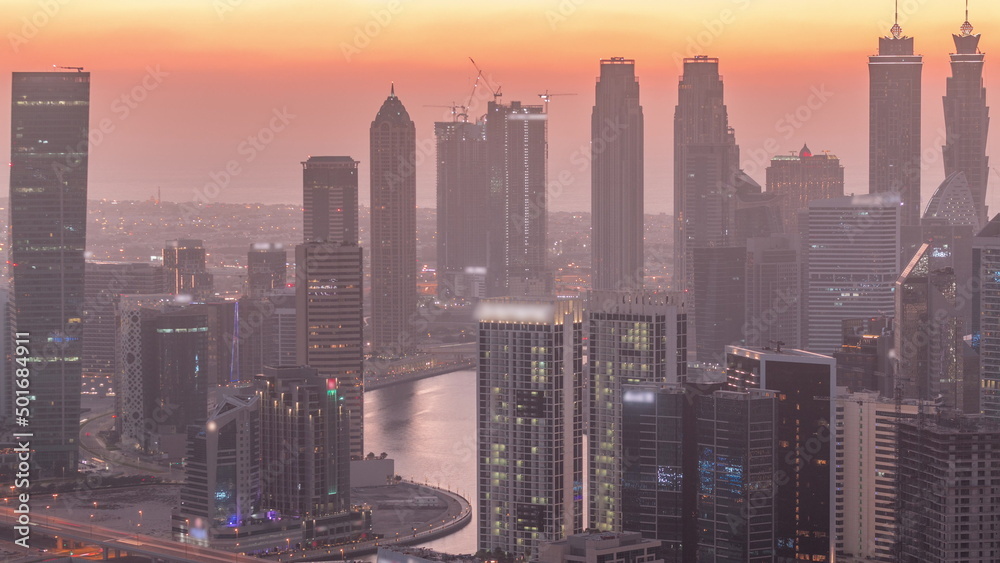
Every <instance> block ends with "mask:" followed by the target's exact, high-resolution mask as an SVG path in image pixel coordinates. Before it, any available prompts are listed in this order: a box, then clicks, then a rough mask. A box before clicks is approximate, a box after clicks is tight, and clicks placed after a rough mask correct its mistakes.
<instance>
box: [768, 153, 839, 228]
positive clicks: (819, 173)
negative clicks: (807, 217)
mask: <svg viewBox="0 0 1000 563" xmlns="http://www.w3.org/2000/svg"><path fill="white" fill-rule="evenodd" d="M767 191H768V193H773V194H775V195H777V196H778V197H780V198H781V218H782V221H783V222H784V228H785V230H784V232H785V234H790V235H791V234H794V235H797V234H799V232H800V231H799V213H800V212H801V211H804V210H806V209H808V208H809V202H810V201H813V200H816V199H830V198H831V197H843V196H844V167H843V166H841V165H840V159H839V158H837V157H836V156H834V155H832V154H830V153H828V152H824V153H823V154H813V153H812V151H810V150H809V147H808V146H806V145H803V146H802V149H801V150H800V151H799V152H798V153H797V154H791V155H778V156H775V157H774V158H772V159H771V164H770V166H768V167H767Z"/></svg>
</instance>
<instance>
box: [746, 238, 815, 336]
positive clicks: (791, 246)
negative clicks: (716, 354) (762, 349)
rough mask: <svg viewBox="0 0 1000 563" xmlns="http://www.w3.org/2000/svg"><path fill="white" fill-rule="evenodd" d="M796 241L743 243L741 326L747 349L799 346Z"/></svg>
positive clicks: (799, 276) (799, 275) (799, 282)
mask: <svg viewBox="0 0 1000 563" xmlns="http://www.w3.org/2000/svg"><path fill="white" fill-rule="evenodd" d="M799 256H800V253H799V243H798V240H797V238H795V237H792V236H788V235H776V236H771V237H766V238H751V239H748V240H747V250H746V274H745V276H746V278H745V279H746V290H745V291H746V293H745V307H744V309H745V312H744V319H745V324H744V326H743V338H744V339H745V340H746V344H747V346H767V345H769V344H771V343H776V342H782V343H783V345H784V346H788V347H789V348H796V347H798V346H799V345H800V344H801V338H800V336H801V332H802V331H801V326H802V318H801V317H802V298H801V296H802V287H801V286H802V263H801V261H800V259H799Z"/></svg>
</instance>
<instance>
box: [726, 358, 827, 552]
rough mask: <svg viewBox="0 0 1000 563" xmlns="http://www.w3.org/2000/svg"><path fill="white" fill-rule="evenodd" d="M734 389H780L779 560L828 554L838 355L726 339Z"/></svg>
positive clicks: (777, 507) (776, 545)
mask: <svg viewBox="0 0 1000 563" xmlns="http://www.w3.org/2000/svg"><path fill="white" fill-rule="evenodd" d="M726 357H727V374H728V378H729V384H730V387H731V388H732V389H734V390H747V389H755V388H756V389H768V390H771V391H774V392H776V393H777V394H778V397H779V400H778V406H777V411H778V412H777V417H778V422H777V431H776V434H777V436H776V440H777V446H778V447H777V452H776V455H777V459H778V460H779V462H778V464H777V466H776V467H775V471H774V481H775V482H776V483H777V490H776V492H775V496H774V504H775V555H776V557H777V559H776V560H777V561H787V560H807V561H830V560H831V559H832V558H833V557H834V555H835V553H834V541H833V538H834V525H833V524H834V502H835V492H836V491H835V490H834V487H833V486H832V485H833V483H834V479H835V472H834V469H835V468H834V464H833V463H832V460H833V455H834V449H833V444H835V443H837V440H839V439H840V438H839V436H838V434H837V432H838V429H837V428H836V427H835V425H834V412H833V408H832V404H833V403H832V399H831V397H834V396H836V393H835V387H834V385H835V379H836V375H837V365H836V363H837V362H836V360H834V359H833V358H832V357H830V356H824V355H821V354H814V353H811V352H806V351H803V350H794V349H782V348H777V347H776V348H774V349H769V348H767V349H765V348H744V347H739V346H727V347H726Z"/></svg>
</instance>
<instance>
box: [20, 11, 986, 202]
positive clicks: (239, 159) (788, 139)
mask: <svg viewBox="0 0 1000 563" xmlns="http://www.w3.org/2000/svg"><path fill="white" fill-rule="evenodd" d="M878 4H879V5H877V6H876V5H875V3H874V2H871V1H870V0H838V1H837V2H815V1H809V2H804V1H801V0H800V1H791V0H669V1H663V0H648V1H639V0H632V1H629V0H617V1H611V0H537V1H528V0H503V1H502V2H493V3H487V2H468V1H463V2H459V1H457V0H419V1H417V0H392V1H388V0H385V1H383V0H370V1H357V0H336V1H331V2H315V1H305V0H280V1H279V0H143V1H142V2H135V1H132V0H113V1H112V0H87V1H86V2H84V1H80V0H31V1H22V0H4V1H3V3H2V4H0V21H2V22H4V25H5V26H6V27H5V28H4V29H3V31H4V32H5V33H4V36H5V37H6V39H7V41H6V43H7V44H6V45H0V50H3V51H4V52H5V55H4V56H3V57H2V59H0V60H2V67H0V70H2V71H3V76H8V77H9V72H11V71H22V70H46V69H49V68H51V66H52V65H53V64H59V65H66V66H84V67H86V68H87V70H89V71H91V72H92V83H93V87H92V88H93V90H92V94H91V101H92V107H93V109H92V113H91V125H92V127H93V126H96V125H98V124H99V123H100V122H101V120H110V121H105V123H109V124H110V125H112V126H113V127H109V129H113V130H111V131H110V132H109V133H107V134H106V135H104V136H103V138H101V139H99V142H98V143H95V146H93V147H92V148H91V166H90V194H91V197H116V198H132V199H144V198H147V197H149V196H150V195H151V194H152V193H154V192H155V190H156V188H157V187H158V186H159V187H161V188H162V190H163V196H164V199H168V200H175V201H185V200H191V199H193V198H195V197H197V196H196V193H197V190H201V191H202V192H204V187H205V185H206V184H208V183H209V182H211V181H212V180H211V178H212V174H213V173H215V174H216V177H218V175H217V174H218V173H219V172H220V171H222V170H224V169H225V168H226V165H227V163H229V162H230V161H236V163H237V164H238V167H239V173H238V174H237V175H236V176H235V177H234V178H233V179H232V180H231V181H230V182H229V183H228V185H226V186H225V187H223V188H222V189H221V190H220V191H219V192H218V194H217V195H215V196H214V198H216V199H218V200H221V201H263V202H299V201H300V200H301V172H300V166H299V162H300V161H302V160H304V159H305V158H306V157H307V156H309V155H321V154H326V155H350V156H353V157H354V158H356V159H358V160H361V161H362V201H366V200H367V181H366V179H367V161H368V154H367V153H368V126H369V124H370V121H371V119H372V118H373V117H374V115H375V112H376V111H377V109H378V107H379V105H380V104H381V102H382V100H383V99H384V97H385V95H386V94H387V93H388V88H389V83H390V81H394V82H395V84H396V93H397V94H398V95H399V97H400V98H401V100H402V101H403V103H404V104H405V105H406V107H407V108H408V110H409V112H410V115H411V117H413V119H414V120H415V122H416V125H417V137H418V142H422V143H424V144H425V146H427V144H428V143H430V142H432V141H433V122H434V121H436V120H441V119H443V118H444V115H445V114H446V113H447V111H448V110H447V109H443V108H434V107H424V106H425V105H446V104H450V103H452V102H453V101H454V102H457V103H459V104H461V103H465V102H466V100H467V99H468V97H469V93H470V87H471V84H472V80H473V78H474V77H475V71H474V69H473V68H472V65H471V64H470V63H469V61H468V57H469V56H472V57H473V58H475V59H476V61H477V62H478V63H479V65H480V66H481V67H482V68H483V69H484V70H485V71H486V73H487V74H488V75H489V76H490V77H491V78H492V80H493V81H494V82H496V83H499V84H502V88H503V93H504V99H505V100H507V101H511V100H523V101H525V102H528V103H537V102H538V97H537V94H538V93H540V92H543V91H545V90H546V89H548V90H549V91H551V92H559V93H563V92H567V93H576V94H577V95H575V96H564V97H558V98H554V101H553V102H552V104H551V106H550V124H549V139H550V152H549V157H550V158H549V170H550V179H555V178H557V177H558V176H559V174H560V172H562V171H564V170H565V171H568V172H570V175H569V178H570V180H571V181H570V182H569V183H568V185H566V186H563V187H561V188H560V189H559V190H558V194H554V196H553V197H552V199H551V207H552V209H557V210H586V209H587V208H588V207H589V180H590V172H589V169H588V168H587V167H586V166H585V165H581V164H579V163H580V158H579V155H581V154H585V153H586V151H587V146H588V141H589V127H590V110H591V106H592V104H593V96H594V94H593V92H594V80H595V77H596V75H597V73H598V60H599V59H601V58H605V57H610V56H625V57H630V58H635V59H636V61H637V72H638V74H639V79H640V84H641V89H642V104H643V107H644V112H645V119H646V198H647V206H646V208H647V211H650V212H669V211H670V210H671V202H672V196H671V190H672V185H671V184H672V180H671V178H672V176H671V174H672V170H671V159H672V148H671V147H672V115H673V108H674V105H675V104H676V99H677V94H676V91H677V78H678V74H679V73H680V68H679V66H678V62H677V61H679V60H680V59H681V58H682V57H684V56H689V55H693V54H708V55H711V56H717V57H720V59H721V67H722V73H723V75H724V79H725V84H726V99H727V104H728V106H729V115H730V123H731V125H733V127H735V128H736V137H737V141H738V142H739V144H740V146H741V148H742V151H743V158H744V167H745V168H746V169H747V170H748V172H750V173H751V175H752V176H754V177H755V178H757V179H758V181H760V182H761V183H763V181H764V173H763V167H764V166H766V161H767V159H768V158H770V157H771V156H772V153H771V152H770V151H769V150H767V149H768V148H775V147H777V150H778V151H779V152H784V151H786V150H796V149H798V148H799V147H801V145H802V143H803V142H807V143H808V144H809V146H810V148H812V149H813V151H815V152H818V151H821V150H824V149H826V150H830V151H831V152H833V153H834V154H837V155H838V156H839V157H840V158H841V160H842V163H843V164H844V166H845V171H846V177H847V188H846V189H847V191H848V192H857V193H863V192H867V164H868V152H867V139H868V111H867V102H868V94H867V85H868V74H867V73H868V71H867V65H866V62H867V58H866V57H867V55H869V54H872V53H873V52H874V50H875V48H876V47H877V37H878V36H879V35H884V34H886V33H887V30H888V27H889V26H890V25H891V24H892V19H891V18H892V9H893V5H892V2H879V3H878ZM317 5H319V6H317ZM46 6H48V13H47V12H46V10H45V7H46ZM55 6H57V8H56V7H55ZM970 9H971V14H970V19H971V21H972V23H973V24H974V25H975V26H976V31H977V32H982V33H983V35H984V36H983V40H982V43H981V47H982V48H983V50H984V51H985V52H986V53H987V66H986V72H985V75H986V76H985V77H986V86H987V89H988V94H989V96H990V105H991V106H992V107H994V108H997V107H1000V84H996V83H995V82H994V80H993V79H992V77H993V76H994V75H995V74H996V71H994V70H993V69H994V68H996V65H997V64H1000V59H998V58H996V57H993V56H991V45H993V44H994V41H1000V5H998V4H996V3H990V4H987V3H986V2H983V1H982V0H978V1H977V0H973V1H972V5H971V7H970ZM962 10H963V2H961V1H960V0H901V2H900V12H901V16H900V23H901V24H902V25H903V28H904V31H905V32H906V34H907V35H912V36H915V37H916V45H917V50H918V52H919V53H921V54H923V55H924V63H925V64H924V75H923V76H924V80H923V103H924V108H923V109H924V111H923V118H924V122H923V146H924V147H925V164H926V168H925V170H924V174H923V182H924V185H923V191H924V200H925V201H926V199H927V197H929V195H930V193H931V192H932V191H933V189H934V188H935V187H936V186H937V184H938V183H939V182H940V181H941V180H942V179H943V172H942V170H941V160H940V148H939V145H940V144H941V142H940V140H939V139H937V137H939V136H940V130H941V128H942V127H943V118H942V117H941V113H942V112H941V96H942V95H943V93H944V84H945V78H946V77H947V76H948V74H949V69H948V64H947V61H948V53H949V52H951V51H952V50H953V46H952V44H951V37H950V34H951V33H953V32H955V31H957V29H958V26H959V25H960V24H961V23H962V20H963V13H962ZM994 38H996V39H994ZM997 44H1000V43H997ZM997 56H998V57H1000V53H998V55H997ZM148 68H150V69H157V68H158V69H159V73H158V74H157V73H154V75H150V76H147V75H148V74H149V71H148V70H147V69H148ZM144 79H145V82H146V85H147V86H155V88H143V86H142V84H143V80H144ZM5 80H7V79H5ZM5 84H9V82H5ZM817 90H818V91H824V92H827V93H828V99H827V100H826V101H825V102H823V103H822V104H821V106H820V107H818V109H815V110H810V111H809V112H804V111H802V110H800V113H799V115H800V116H801V115H806V114H807V113H808V114H809V118H808V119H806V120H804V121H803V122H801V123H799V122H798V120H795V123H798V127H795V126H794V125H793V126H791V127H789V124H790V123H791V122H790V121H789V120H787V119H786V118H785V116H786V114H788V113H789V112H795V111H796V110H797V109H798V108H800V106H802V105H803V104H806V103H807V102H808V101H809V98H810V96H811V95H813V92H814V91H817ZM133 93H134V94H136V98H142V99H141V101H136V100H133V99H130V98H129V96H131V95H132V94H133ZM9 96H10V89H9V86H5V87H4V88H2V89H0V101H2V102H3V103H7V102H8V101H9ZM122 96H125V98H122ZM129 104H131V106H134V107H129ZM476 105H478V107H479V108H480V111H481V109H482V107H483V106H484V105H485V102H484V101H482V100H480V101H479V102H477V104H476ZM126 109H127V110H128V111H127V112H126V111H125V110H126ZM282 109H284V110H286V114H290V115H294V117H291V118H288V117H286V120H287V121H288V124H287V126H285V127H283V128H282V130H281V131H277V132H275V133H274V135H273V139H272V138H271V134H270V132H269V131H266V132H265V133H263V134H262V135H263V138H264V139H268V140H270V142H269V143H267V144H266V145H260V146H261V147H262V148H261V150H257V149H253V150H249V149H248V147H250V145H247V144H246V143H245V141H246V140H247V137H248V136H250V135H256V134H258V133H259V132H260V131H261V129H262V128H264V129H266V128H267V127H268V126H269V125H270V124H271V123H272V116H273V115H274V111H276V110H278V111H279V113H280V110H282ZM995 111H1000V110H995ZM9 119H10V117H9V113H7V112H2V115H0V128H2V129H3V130H5V131H7V130H9V127H10V124H9ZM274 123H278V124H279V125H280V123H279V122H274ZM990 138H991V142H990V149H989V153H990V154H991V155H993V156H994V157H995V158H1000V132H998V131H996V126H995V127H994V131H993V134H992V135H991V137H990ZM241 143H243V144H242V145H241ZM0 151H2V152H5V153H9V145H8V137H7V136H6V135H4V136H3V141H2V144H0ZM251 154H252V156H253V159H252V160H251V159H250V156H251ZM430 156H431V155H430V154H428V157H430ZM422 162H423V166H421V167H420V168H419V171H418V175H419V176H418V191H419V193H418V201H419V203H420V205H422V206H433V205H434V169H433V161H432V159H431V158H427V159H426V160H425V161H422ZM564 177H566V176H565V175H564ZM991 180H992V183H991V192H990V198H989V202H990V203H991V207H992V208H993V209H994V210H1000V196H997V195H996V193H995V192H996V188H997V186H1000V175H994V176H993V177H992V178H991ZM2 182H3V184H2V185H0V189H2V190H3V191H4V192H5V191H6V189H7V185H6V184H7V182H8V178H6V177H4V179H3V180H2ZM210 192H211V190H210Z"/></svg>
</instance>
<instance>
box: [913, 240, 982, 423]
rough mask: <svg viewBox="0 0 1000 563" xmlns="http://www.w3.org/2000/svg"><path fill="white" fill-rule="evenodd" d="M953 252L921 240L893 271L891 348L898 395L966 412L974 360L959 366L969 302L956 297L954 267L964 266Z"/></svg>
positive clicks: (974, 381) (975, 393)
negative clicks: (898, 270)
mask: <svg viewBox="0 0 1000 563" xmlns="http://www.w3.org/2000/svg"><path fill="white" fill-rule="evenodd" d="M953 256H954V255H952V254H951V253H950V252H945V251H944V250H942V249H940V248H935V247H934V246H932V245H931V244H928V243H924V244H923V245H921V246H920V248H919V249H918V250H917V253H916V254H915V255H914V256H913V258H912V259H911V260H910V263H909V264H907V265H906V267H905V268H904V269H903V271H902V273H901V274H900V275H899V279H898V280H896V288H895V293H896V318H895V332H894V336H895V350H896V358H897V359H898V362H899V364H898V366H899V374H900V376H903V377H905V379H904V380H903V387H902V392H903V396H904V397H906V398H910V399H920V400H925V401H930V400H934V401H936V402H938V403H939V404H940V405H941V406H944V407H946V408H951V409H957V410H959V411H963V412H967V413H970V414H971V413H978V412H979V373H978V372H979V363H978V362H974V365H973V366H971V367H967V366H966V365H965V358H966V353H965V348H966V347H967V345H966V343H965V336H966V335H967V334H969V332H970V331H971V327H970V326H969V325H970V323H971V315H972V300H971V299H969V298H968V297H963V296H961V295H960V290H961V287H960V282H959V279H958V277H957V276H956V269H960V270H965V271H967V268H963V266H965V264H957V263H956V261H955V259H954V257H953ZM956 266H957V268H956ZM966 279H968V278H966ZM961 283H964V280H963V282H961Z"/></svg>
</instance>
